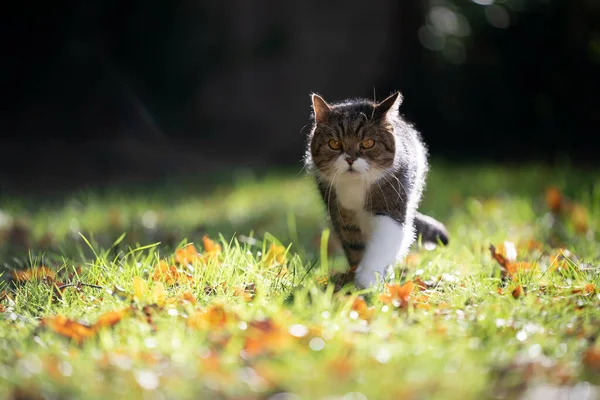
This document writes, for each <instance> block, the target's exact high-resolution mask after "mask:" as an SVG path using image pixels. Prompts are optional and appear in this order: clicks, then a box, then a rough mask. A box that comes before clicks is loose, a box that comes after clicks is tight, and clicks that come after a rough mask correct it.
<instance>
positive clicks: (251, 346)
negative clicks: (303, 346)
mask: <svg viewBox="0 0 600 400" xmlns="http://www.w3.org/2000/svg"><path fill="white" fill-rule="evenodd" d="M291 339H292V336H291V335H289V334H288V332H287V331H286V330H284V329H282V328H281V327H280V326H279V325H278V324H277V323H275V321H273V319H271V318H268V319H264V320H260V321H252V322H250V323H249V324H248V329H247V331H246V341H245V343H244V353H245V356H246V357H256V356H258V355H261V354H267V353H272V352H274V351H276V350H277V351H281V350H282V349H283V348H284V347H285V346H286V345H287V344H288V343H291Z"/></svg>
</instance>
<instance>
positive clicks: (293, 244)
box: [0, 163, 600, 400]
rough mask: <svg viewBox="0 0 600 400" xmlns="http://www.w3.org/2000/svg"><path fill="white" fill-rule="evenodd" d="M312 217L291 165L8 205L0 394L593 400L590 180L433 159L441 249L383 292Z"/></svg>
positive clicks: (594, 222) (306, 182)
mask: <svg viewBox="0 0 600 400" xmlns="http://www.w3.org/2000/svg"><path fill="white" fill-rule="evenodd" d="M324 210H325V209H324V206H323V205H322V204H321V203H320V199H319V198H318V194H317V191H316V189H315V187H314V185H313V182H312V181H311V180H310V179H309V178H307V177H305V176H304V175H303V174H302V173H300V172H299V168H297V169H282V170H278V171H276V172H274V171H269V172H265V171H258V172H257V171H254V172H253V171H248V170H240V171H234V172H220V173H214V174H208V173H206V174H198V175H196V176H187V177H178V178H176V179H173V180H169V181H165V182H162V183H161V182H158V183H154V184H152V185H139V186H137V187H135V186H133V187H132V186H122V187H114V188H111V189H110V190H108V189H95V190H92V189H90V190H88V191H80V192H77V193H72V194H68V195H67V196H66V197H65V196H63V195H59V194H48V195H44V196H41V195H37V196H33V195H30V196H25V195H21V196H19V197H8V196H5V197H4V198H2V199H0V261H1V262H2V267H1V268H2V269H1V270H0V271H2V273H3V275H2V280H1V281H0V285H1V287H0V290H2V294H1V295H0V397H1V398H15V399H16V398H19V399H25V398H27V399H37V398H45V399H58V398H86V399H95V398H98V399H106V398H127V399H137V398H143V399H165V398H178V399H179V398H182V399H185V398H190V399H203V398H206V399H209V398H210V399H212V398H214V399H221V398H234V399H272V400H281V399H298V398H301V399H329V400H331V399H429V398H431V399H461V400H466V399H481V398H502V399H514V398H539V399H550V398H553V397H551V396H558V395H560V394H562V395H571V396H573V397H572V398H578V399H585V398H600V389H598V387H597V386H596V385H600V344H599V345H596V344H595V339H596V337H597V335H598V332H599V330H600V310H599V305H600V278H599V275H598V272H599V269H600V247H599V246H598V242H599V239H600V235H599V234H598V230H599V229H600V178H599V177H598V174H597V173H595V171H581V170H574V169H571V168H567V167H561V168H548V167H543V166H540V165H527V166H522V167H504V168H502V167H497V166H496V167H495V166H463V167H458V166H451V165H445V164H442V163H437V164H434V166H433V167H432V171H431V174H430V179H429V182H428V189H427V192H426V195H425V199H424V201H423V204H422V207H421V210H422V211H423V212H425V213H427V214H430V215H432V216H434V217H436V218H438V219H440V220H442V221H444V222H445V223H446V224H447V226H448V230H449V232H450V234H451V240H450V244H449V246H448V247H445V248H444V247H436V248H433V249H430V248H429V249H425V248H422V247H420V246H415V247H414V248H413V251H412V252H411V254H410V255H409V257H408V258H407V260H406V262H405V263H403V264H400V265H398V273H397V274H396V281H395V282H390V284H389V285H388V286H386V287H382V288H380V290H364V291H357V290H356V289H354V288H353V287H352V285H346V286H344V287H340V286H341V285H340V284H339V282H340V281H341V279H342V278H343V272H344V269H345V267H346V265H345V261H344V259H343V256H342V254H341V252H340V249H339V246H338V245H337V243H336V241H335V238H334V237H333V236H332V235H329V232H328V230H327V221H326V218H325V213H324ZM490 245H493V246H494V247H495V251H496V259H495V258H493V257H492V251H490ZM586 396H588V397H586ZM557 398H558V397H557ZM564 398H567V397H564Z"/></svg>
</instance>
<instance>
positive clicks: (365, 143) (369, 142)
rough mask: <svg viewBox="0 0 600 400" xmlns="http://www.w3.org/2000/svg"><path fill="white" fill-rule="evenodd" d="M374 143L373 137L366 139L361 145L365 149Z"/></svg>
mask: <svg viewBox="0 0 600 400" xmlns="http://www.w3.org/2000/svg"><path fill="white" fill-rule="evenodd" d="M374 145H375V141H374V140H373V139H365V140H363V141H362V143H361V144H360V147H362V148H363V149H370V148H371V147H373V146H374Z"/></svg>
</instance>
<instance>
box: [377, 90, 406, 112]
mask: <svg viewBox="0 0 600 400" xmlns="http://www.w3.org/2000/svg"><path fill="white" fill-rule="evenodd" d="M402 100H403V97H402V95H401V94H400V92H396V93H394V94H393V95H391V96H390V97H388V98H387V99H385V100H383V101H382V102H381V103H379V104H377V105H376V106H375V110H374V116H376V117H379V118H381V117H383V116H384V115H386V114H387V113H392V114H398V109H399V108H400V104H402Z"/></svg>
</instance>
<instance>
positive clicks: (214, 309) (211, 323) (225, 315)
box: [187, 304, 237, 330]
mask: <svg viewBox="0 0 600 400" xmlns="http://www.w3.org/2000/svg"><path fill="white" fill-rule="evenodd" d="M236 319H237V316H236V315H235V314H232V313H229V312H228V311H227V310H226V309H225V308H224V307H223V306H222V305H220V304H215V305H212V306H210V307H208V308H206V309H203V310H198V311H197V312H196V314H194V315H191V316H190V317H189V318H188V320H187V326H188V327H190V328H194V329H198V330H203V329H222V328H225V326H226V325H227V324H228V323H229V322H230V321H234V320H236Z"/></svg>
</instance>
